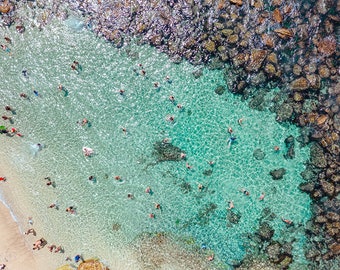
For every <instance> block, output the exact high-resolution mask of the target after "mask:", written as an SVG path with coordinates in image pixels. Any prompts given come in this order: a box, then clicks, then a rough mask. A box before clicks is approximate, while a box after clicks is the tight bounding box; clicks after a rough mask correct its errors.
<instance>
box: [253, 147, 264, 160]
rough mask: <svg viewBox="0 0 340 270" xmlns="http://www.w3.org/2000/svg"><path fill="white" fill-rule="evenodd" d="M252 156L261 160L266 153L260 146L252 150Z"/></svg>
mask: <svg viewBox="0 0 340 270" xmlns="http://www.w3.org/2000/svg"><path fill="white" fill-rule="evenodd" d="M253 156H254V158H255V159H257V160H262V159H264V157H265V156H266V154H265V153H264V152H263V151H262V150H261V149H260V148H257V149H255V150H254V152H253Z"/></svg>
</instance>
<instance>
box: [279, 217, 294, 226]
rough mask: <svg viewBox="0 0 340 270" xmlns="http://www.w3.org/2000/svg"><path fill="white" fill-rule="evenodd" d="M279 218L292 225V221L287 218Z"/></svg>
mask: <svg viewBox="0 0 340 270" xmlns="http://www.w3.org/2000/svg"><path fill="white" fill-rule="evenodd" d="M281 220H282V221H283V222H284V223H286V224H287V225H292V224H293V221H291V220H289V219H284V218H283V217H281Z"/></svg>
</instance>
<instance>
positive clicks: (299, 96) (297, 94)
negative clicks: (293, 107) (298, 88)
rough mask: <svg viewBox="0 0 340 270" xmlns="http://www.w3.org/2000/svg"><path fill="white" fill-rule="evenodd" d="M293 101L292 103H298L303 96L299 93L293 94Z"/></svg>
mask: <svg viewBox="0 0 340 270" xmlns="http://www.w3.org/2000/svg"><path fill="white" fill-rule="evenodd" d="M293 99H294V101H297V102H300V101H302V100H303V96H302V95H301V93H299V92H294V95H293Z"/></svg>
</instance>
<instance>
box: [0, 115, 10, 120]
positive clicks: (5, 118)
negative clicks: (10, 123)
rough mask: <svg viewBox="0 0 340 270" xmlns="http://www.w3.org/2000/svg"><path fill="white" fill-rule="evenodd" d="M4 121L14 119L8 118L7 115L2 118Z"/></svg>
mask: <svg viewBox="0 0 340 270" xmlns="http://www.w3.org/2000/svg"><path fill="white" fill-rule="evenodd" d="M2 119H4V120H11V119H12V117H10V116H6V115H3V116H2Z"/></svg>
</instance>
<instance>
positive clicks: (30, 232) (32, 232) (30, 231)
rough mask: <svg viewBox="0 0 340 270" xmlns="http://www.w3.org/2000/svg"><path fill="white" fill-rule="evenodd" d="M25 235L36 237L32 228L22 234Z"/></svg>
mask: <svg viewBox="0 0 340 270" xmlns="http://www.w3.org/2000/svg"><path fill="white" fill-rule="evenodd" d="M24 234H25V235H29V234H33V235H34V236H36V232H35V230H34V229H33V228H31V229H28V230H27V231H26V232H24Z"/></svg>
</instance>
